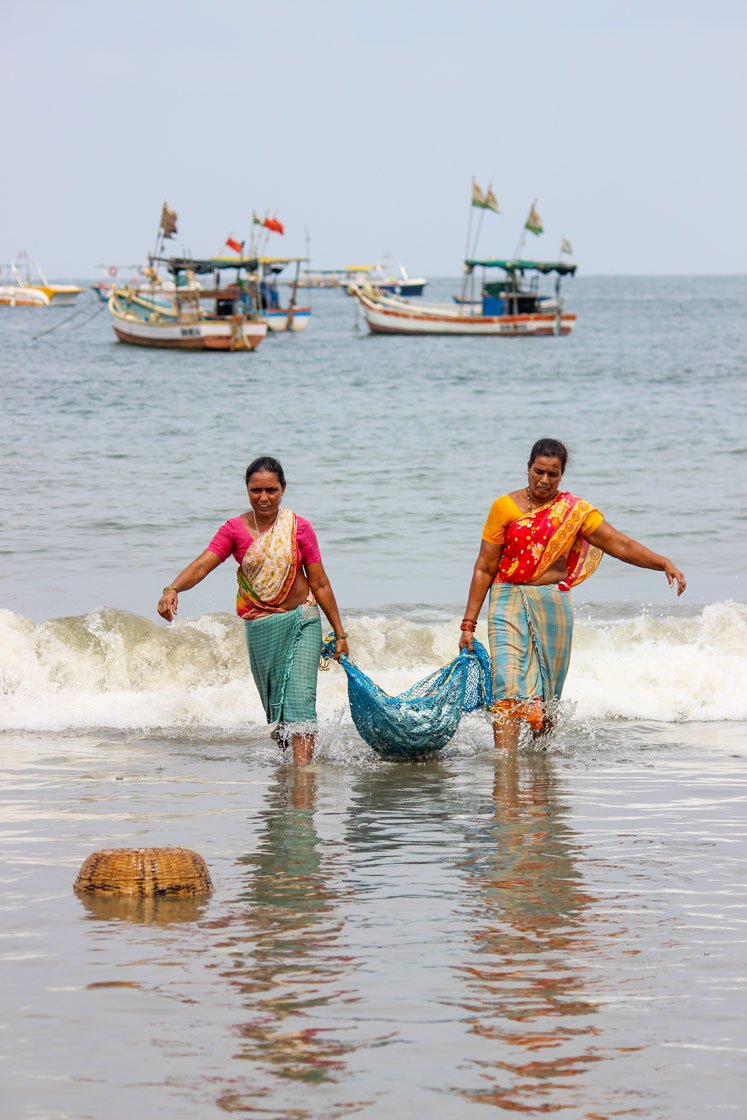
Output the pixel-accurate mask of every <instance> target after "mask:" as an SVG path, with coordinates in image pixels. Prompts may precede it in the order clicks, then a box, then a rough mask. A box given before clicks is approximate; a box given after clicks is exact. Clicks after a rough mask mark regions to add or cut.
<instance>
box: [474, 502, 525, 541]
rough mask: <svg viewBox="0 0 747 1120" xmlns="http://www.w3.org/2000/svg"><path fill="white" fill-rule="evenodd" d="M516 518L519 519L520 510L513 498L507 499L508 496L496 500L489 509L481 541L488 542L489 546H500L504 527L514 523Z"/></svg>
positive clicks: (504, 530)
mask: <svg viewBox="0 0 747 1120" xmlns="http://www.w3.org/2000/svg"><path fill="white" fill-rule="evenodd" d="M517 517H521V510H520V509H519V507H518V506H517V504H516V502H515V501H514V500H513V498H509V496H508V494H504V495H503V496H502V497H500V498H496V499H495V501H494V502H493V504H492V506H491V507H490V512H489V513H488V517H487V520H486V522H485V527H484V528H483V531H482V539H483V540H484V541H489V542H490V544H497V545H502V544H503V538H504V536H505V534H506V526H507V525H510V524H511V522H512V521H515V520H516V518H517Z"/></svg>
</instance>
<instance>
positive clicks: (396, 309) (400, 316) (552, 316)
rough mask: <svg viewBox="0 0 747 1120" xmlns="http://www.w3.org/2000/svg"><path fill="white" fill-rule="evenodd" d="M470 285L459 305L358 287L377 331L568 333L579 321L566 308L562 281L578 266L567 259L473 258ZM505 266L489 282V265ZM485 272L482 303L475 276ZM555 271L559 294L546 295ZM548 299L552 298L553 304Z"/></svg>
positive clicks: (358, 295) (365, 311) (468, 263)
mask: <svg viewBox="0 0 747 1120" xmlns="http://www.w3.org/2000/svg"><path fill="white" fill-rule="evenodd" d="M464 268H465V278H466V279H465V285H464V288H463V292H462V298H461V300H460V302H458V303H457V304H454V303H453V302H452V303H425V302H422V301H420V300H418V301H417V302H414V301H412V300H408V299H403V298H401V297H398V296H392V295H389V294H387V293H384V292H381V291H378V290H377V289H375V288H373V287H371V286H370V285H367V284H356V285H353V292H352V294H353V296H354V297H355V299H356V300H357V301H358V303H359V305H360V307H361V309H362V311H363V316H364V318H365V320H366V323H367V324H368V328H369V330H370V331H371V333H372V334H410V335H418V334H420V335H422V334H431V335H434V334H453V335H498V336H501V337H505V338H516V337H538V336H542V335H568V334H570V333H571V331H572V330H573V328H574V327H575V325H576V316H575V314H574V313H571V312H566V311H564V310H563V301H562V299H561V295H560V284H561V280H562V278H563V277H564V276H573V275H574V274H575V272H576V265H575V264H569V263H566V262H565V261H529V260H492V259H491V260H473V259H469V260H466V261H465V262H464ZM496 268H497V269H501V270H502V271H503V274H504V275H503V277H502V279H501V280H499V281H493V282H488V281H487V280H486V279H485V278H484V273H485V272H486V270H488V269H496ZM478 269H479V270H482V273H483V277H482V278H481V279H480V282H479V293H480V294H479V302H477V301H476V300H475V297H474V295H473V292H474V282H475V274H476V271H477V270H478ZM553 273H554V274H555V276H556V284H555V293H554V295H552V296H548V295H543V294H542V293H541V292H540V290H539V279H540V277H541V276H547V275H550V274H553ZM548 300H552V303H551V304H548V302H547V301H548Z"/></svg>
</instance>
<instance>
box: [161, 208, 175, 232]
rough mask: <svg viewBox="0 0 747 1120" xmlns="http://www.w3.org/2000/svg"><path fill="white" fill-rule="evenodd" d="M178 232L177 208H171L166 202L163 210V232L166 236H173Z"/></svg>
mask: <svg viewBox="0 0 747 1120" xmlns="http://www.w3.org/2000/svg"><path fill="white" fill-rule="evenodd" d="M176 232H177V230H176V210H169V208H168V206H167V205H166V203H165V202H164V204H163V209H162V210H161V233H162V234H163V236H164V237H173V236H174V234H175V233H176Z"/></svg>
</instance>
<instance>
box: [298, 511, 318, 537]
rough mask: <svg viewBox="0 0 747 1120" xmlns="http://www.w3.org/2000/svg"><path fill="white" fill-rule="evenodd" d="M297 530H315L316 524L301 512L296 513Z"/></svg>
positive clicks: (304, 531)
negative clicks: (302, 515)
mask: <svg viewBox="0 0 747 1120" xmlns="http://www.w3.org/2000/svg"><path fill="white" fill-rule="evenodd" d="M296 530H297V532H299V533H308V532H309V531H311V532H312V533H313V532H314V526H313V525H312V524H311V522H310V521H309V519H308V517H301V514H300V513H297V514H296Z"/></svg>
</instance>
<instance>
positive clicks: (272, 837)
mask: <svg viewBox="0 0 747 1120" xmlns="http://www.w3.org/2000/svg"><path fill="white" fill-rule="evenodd" d="M315 793H316V774H315V773H314V771H313V769H310V768H304V769H301V768H298V767H293V768H292V769H289V770H288V771H281V772H280V773H279V774H278V777H277V780H276V781H275V784H274V785H273V786H271V787H270V790H269V792H268V797H267V800H266V802H265V806H264V808H263V810H262V813H261V816H262V818H263V822H264V829H263V832H262V834H261V836H260V839H259V842H258V844H257V849H256V851H255V852H253V853H252V854H250V855H246V856H243V857H242V858H241V860H240V861H239V862H240V863H241V864H243V865H244V867H245V868H246V872H247V874H246V886H245V889H244V890H243V891H242V893H241V895H240V903H241V905H240V906H239V907H238V908H237V909H236V910H235V911H234V913H233V914H232V915H231V917H230V918H228V919H226V920H224V921H223V923H222V924H223V925H224V926H225V927H226V929H227V930H230V936H229V937H228V938H227V939H226V940H225V941H223V942H222V943H221V944H220V948H221V949H223V950H224V951H225V950H228V951H229V953H230V955H231V956H232V958H233V963H232V965H231V967H230V968H229V969H227V970H226V971H224V972H223V973H222V975H223V976H224V977H226V978H227V979H228V980H229V981H230V982H231V984H232V985H233V986H234V987H235V988H236V989H237V990H238V992H239V993H240V994H241V998H242V1004H243V1006H244V1008H245V1009H246V1012H247V1017H246V1018H245V1019H243V1021H242V1022H240V1023H238V1024H236V1026H235V1033H236V1034H237V1036H238V1037H239V1039H240V1045H239V1049H238V1052H237V1054H236V1055H235V1056H236V1057H237V1058H241V1059H246V1060H247V1061H250V1062H256V1063H258V1064H259V1066H260V1067H261V1073H260V1072H259V1071H258V1076H257V1081H256V1083H255V1084H254V1085H253V1086H252V1088H251V1091H250V1092H248V1093H247V1092H246V1091H240V1090H236V1091H233V1090H229V1091H227V1092H224V1093H223V1094H222V1095H221V1097H220V1098H219V1099H218V1102H217V1103H218V1105H219V1106H220V1107H221V1108H222V1109H224V1110H225V1111H227V1112H236V1111H245V1110H251V1111H254V1108H256V1107H259V1110H260V1111H261V1112H262V1114H263V1115H277V1116H281V1115H282V1116H285V1115H291V1114H292V1115H293V1116H294V1117H296V1116H298V1117H303V1116H306V1115H307V1112H306V1110H305V1109H304V1108H303V1107H302V1108H301V1109H298V1108H293V1109H291V1110H290V1111H289V1112H286V1111H285V1110H283V1109H280V1110H273V1109H268V1105H269V1103H270V1102H269V1100H265V1102H264V1106H259V1105H258V1098H260V1097H267V1095H268V1094H269V1093H270V1089H269V1087H268V1084H267V1080H266V1076H265V1075H266V1074H267V1073H270V1074H273V1075H274V1076H276V1077H281V1078H284V1079H291V1080H295V1081H300V1082H307V1083H311V1084H319V1083H323V1082H334V1081H336V1080H338V1078H339V1076H340V1073H341V1071H342V1070H344V1068H345V1055H346V1053H347V1051H348V1049H349V1048H350V1047H348V1045H347V1044H346V1043H345V1042H343V1041H341V1039H340V1037H339V1033H338V1031H336V1030H335V1031H334V1033H332V1032H331V1031H330V1028H328V1027H327V1028H319V1027H316V1026H315V1025H314V1021H315V1009H318V1008H322V1007H324V1006H325V1005H327V1004H330V1003H333V1002H336V1001H344V1000H346V999H350V998H354V997H353V996H351V995H350V994H349V993H346V991H345V989H344V988H342V987H340V985H341V984H342V983H344V978H345V976H346V975H347V974H348V973H349V972H350V970H351V968H352V967H354V962H351V959H350V957H346V956H344V955H340V952H339V949H338V937H339V934H340V931H341V927H342V918H341V917H340V916H339V914H338V904H339V902H340V901H341V900H342V898H343V897H344V888H342V887H341V886H340V884H339V882H338V878H339V876H338V871H337V867H336V858H335V856H334V855H330V854H329V852H328V851H325V850H324V845H323V844H322V843H321V842H320V840H319V837H318V835H317V832H316V828H315V823H314V809H315ZM332 1114H333V1113H332V1112H331V1113H330V1115H332Z"/></svg>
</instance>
